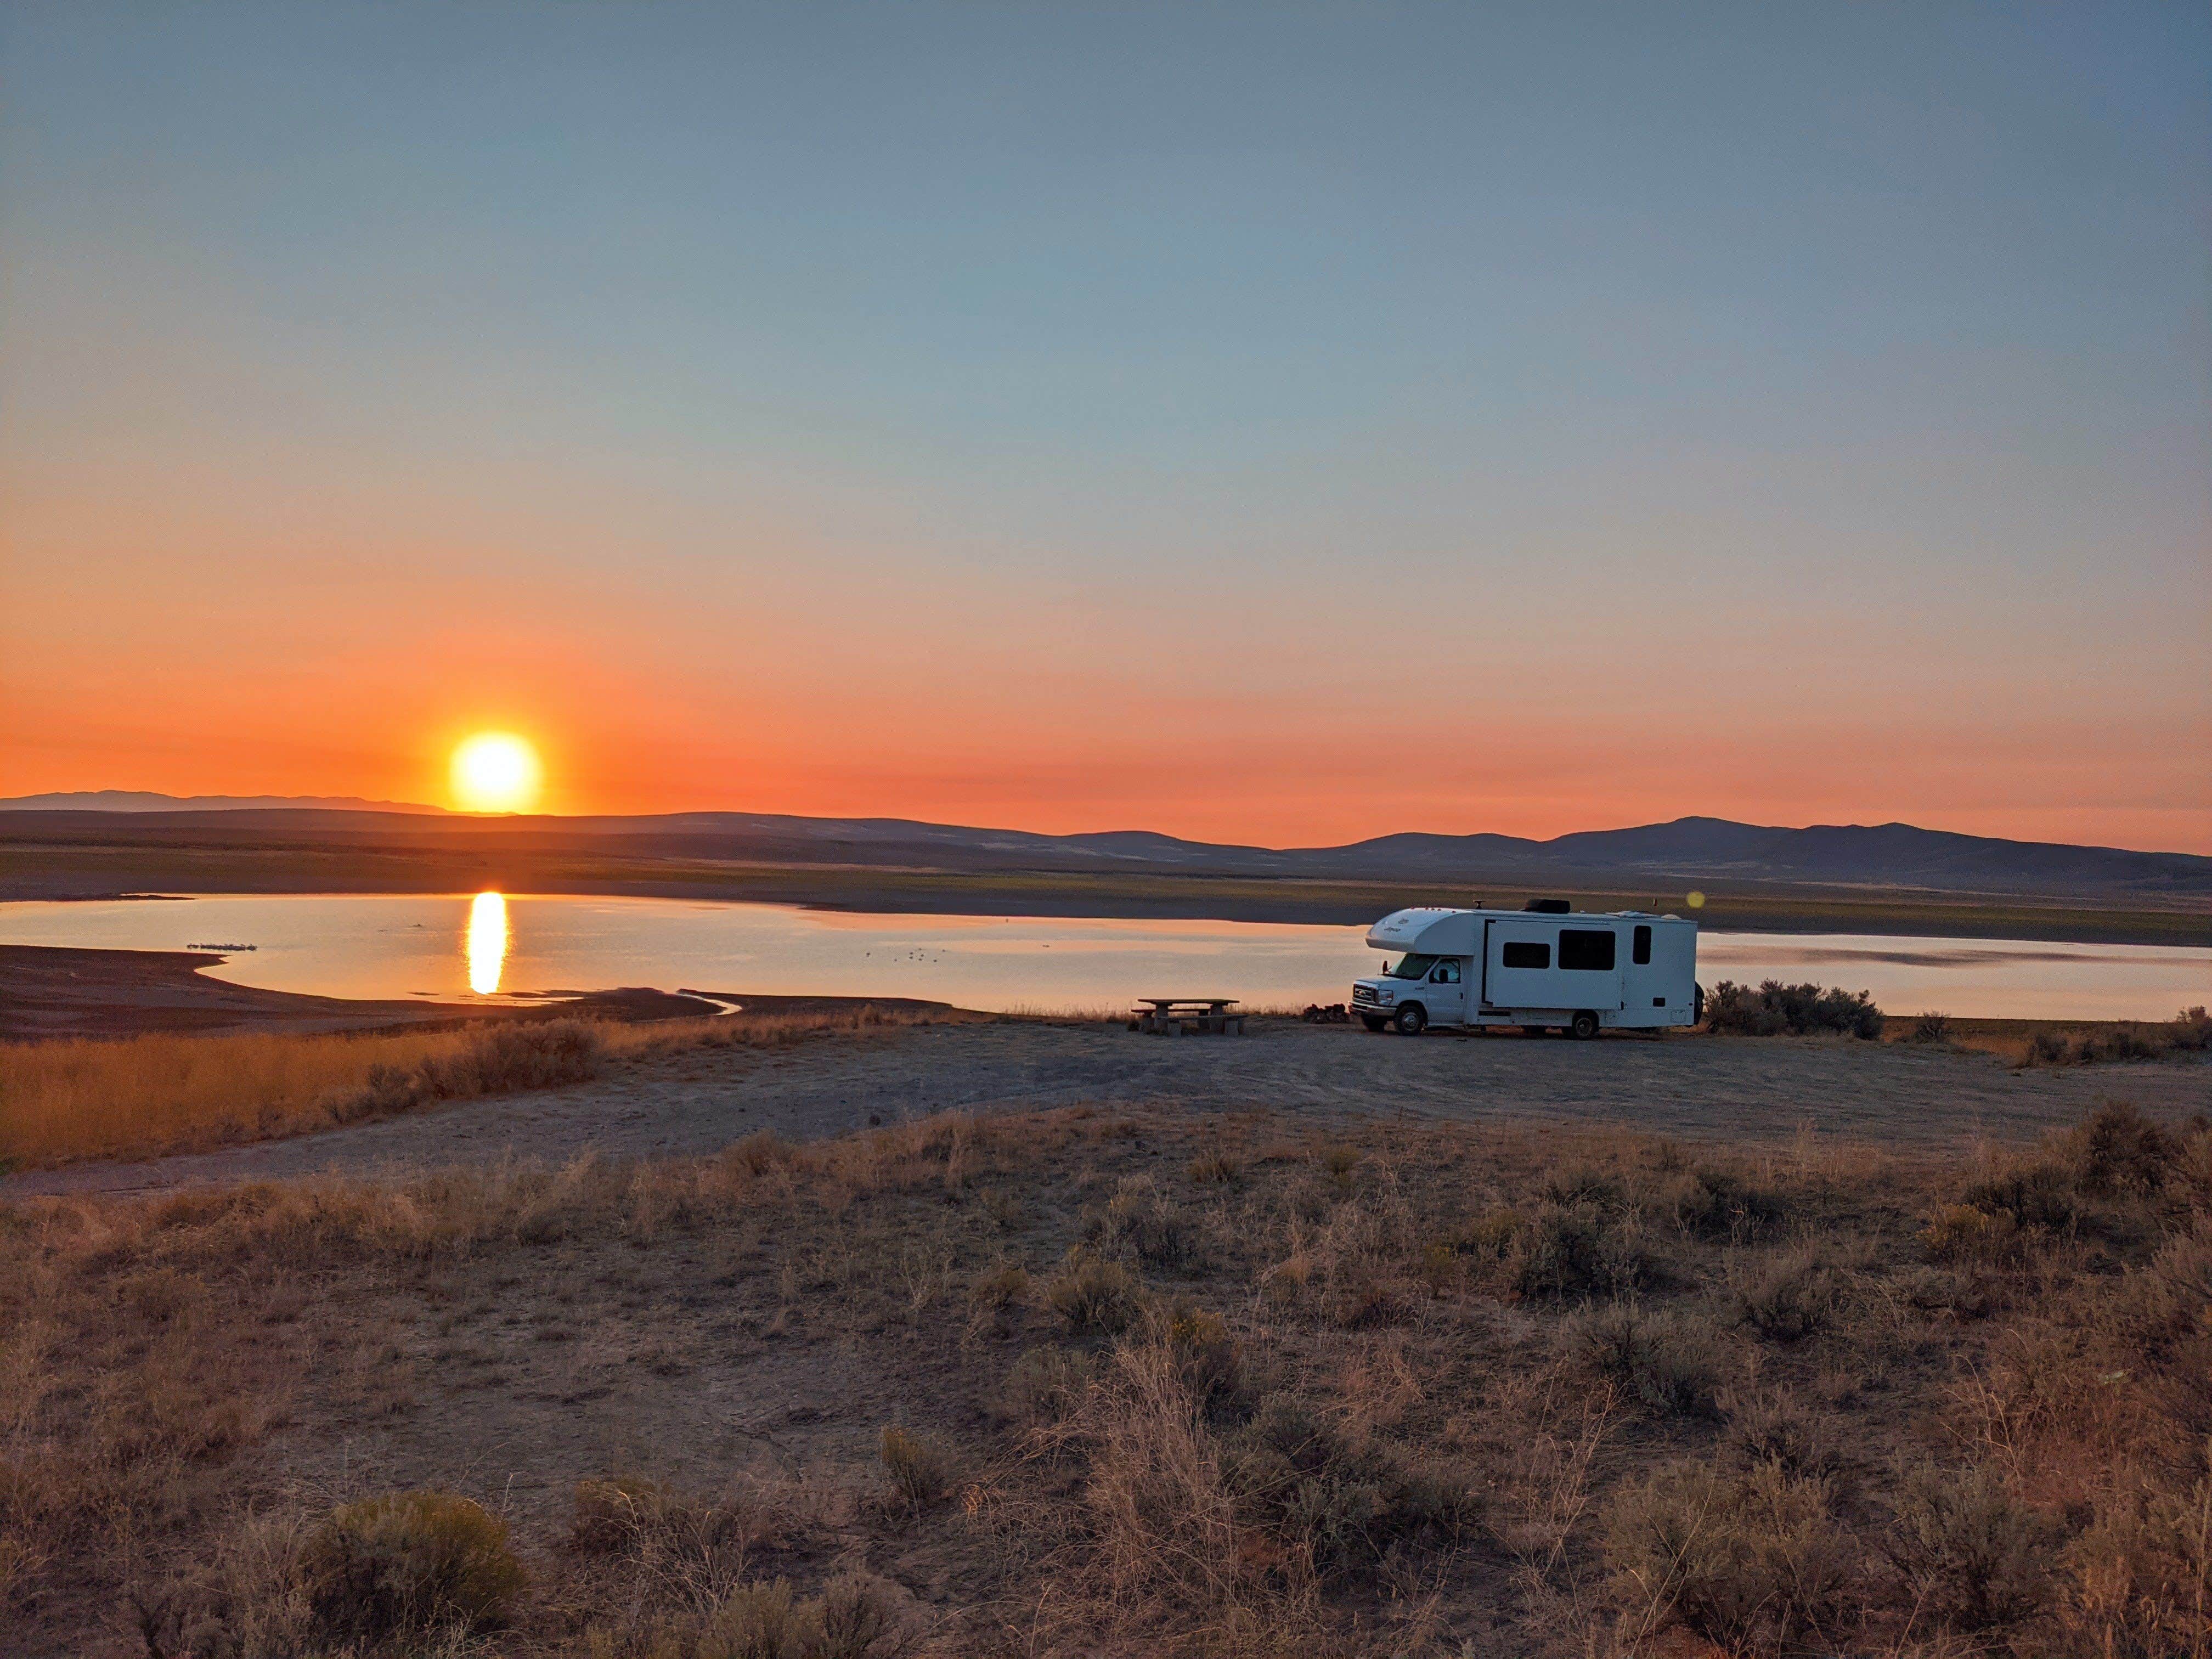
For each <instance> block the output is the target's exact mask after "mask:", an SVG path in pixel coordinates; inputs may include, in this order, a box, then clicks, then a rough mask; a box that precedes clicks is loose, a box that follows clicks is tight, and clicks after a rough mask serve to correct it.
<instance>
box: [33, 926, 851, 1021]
mask: <svg viewBox="0 0 2212 1659" xmlns="http://www.w3.org/2000/svg"><path fill="white" fill-rule="evenodd" d="M222 962H223V957H222V956H220V955H218V954H216V953H213V952H210V951H94V950H77V949H73V948H70V947H68V946H61V945H0V1039H9V1040H22V1039H26V1038H36V1037H64V1036H138V1035H141V1034H143V1033H146V1032H152V1031H170V1032H179V1031H189V1032H222V1031H295V1032H301V1033H308V1032H316V1031H375V1030H393V1029H396V1028H398V1027H402V1026H428V1027H436V1026H440V1025H458V1024H467V1023H469V1022H471V1021H475V1020H483V1019H553V1018H559V1017H561V1016H563V1015H577V1014H580V1015H584V1016H586V1017H588V1018H599V1019H620V1020H647V1019H682V1018H692V1017H696V1016H699V1015H706V1014H714V1013H719V1012H722V1010H723V1009H724V1008H725V1007H726V1006H727V1000H725V999H720V998H707V997H702V996H695V995H685V994H681V993H671V992H667V991H656V990H652V989H648V988H644V987H632V988H628V989H623V990H611V991H575V992H549V993H546V994H543V995H541V996H538V997H535V998H532V999H531V1000H528V1001H516V1002H501V1003H459V1002H428V1001H421V1000H404V1001H397V1000H395V1001H368V1000H358V999H353V998H346V997H318V996H303V995H301V994H296V993H294V992H290V991H266V990H260V989H257V988H256V987H252V986H250V985H233V984H231V983H229V982H228V981H224V980H220V979H216V978H213V977H210V975H209V973H208V969H212V968H217V967H220V966H221V965H222ZM842 1000H843V999H839V998H824V997H760V998H749V999H747V1006H752V1007H757V1008H763V1009H765V1008H768V1007H770V1006H775V1007H778V1008H781V1007H784V1006H804V1007H805V1008H808V1009H811V1008H814V1007H817V1006H825V1005H830V1004H835V1003H837V1002H839V1001H842ZM874 1000H877V1001H879V1002H880V1001H883V1000H884V999H881V998H878V999H874Z"/></svg>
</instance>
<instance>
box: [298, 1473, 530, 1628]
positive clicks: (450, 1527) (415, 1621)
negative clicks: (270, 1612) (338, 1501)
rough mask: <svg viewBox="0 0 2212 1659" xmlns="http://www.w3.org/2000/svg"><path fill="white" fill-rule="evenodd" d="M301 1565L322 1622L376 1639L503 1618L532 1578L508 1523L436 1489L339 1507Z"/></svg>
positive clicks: (310, 1539) (310, 1542) (485, 1624)
mask: <svg viewBox="0 0 2212 1659" xmlns="http://www.w3.org/2000/svg"><path fill="white" fill-rule="evenodd" d="M299 1571H300V1583H301V1589H302V1590H303V1591H304V1592H305V1595H306V1598H307V1607H308V1608H309V1611H310V1613H311V1615H312V1617H313V1621H314V1624H315V1626H316V1628H317V1629H318V1630H319V1631H320V1632H322V1633H323V1634H324V1635H325V1636H326V1637H329V1638H335V1639H337V1640H340V1641H354V1642H366V1643H371V1644H375V1643H385V1642H391V1641H394V1640H404V1639H407V1638H421V1637H425V1636H429V1635H433V1634H435V1633H436V1632H440V1631H444V1630H451V1629H459V1630H483V1629H487V1628H489V1627H491V1626H496V1625H499V1624H501V1623H502V1622H503V1621H504V1620H506V1618H507V1613H508V1612H509V1610H510V1609H511V1607H513V1602H514V1599H515V1597H516V1596H517V1595H520V1593H521V1590H522V1586H523V1583H524V1574H523V1571H522V1564H521V1563H520V1561H518V1560H517V1559H515V1556H514V1552H513V1549H512V1548H510V1547H508V1544H507V1522H504V1521H502V1520H501V1519H500V1518H499V1517H498V1516H495V1515H492V1514H490V1513H489V1511H487V1510H485V1509H483V1506H482V1505H480V1504H475V1503H472V1502H471V1500H469V1499H468V1498H460V1497H457V1496H455V1495H454V1494H453V1493H452V1492H436V1491H425V1492H401V1493H398V1494H395V1495H393V1496H390V1497H385V1498H368V1499H365V1500H364V1501H362V1502H361V1503H358V1504H346V1505H344V1506H343V1507H342V1508H340V1509H337V1510H333V1511H332V1512H331V1516H330V1517H329V1519H328V1520H326V1521H325V1522H323V1524H322V1525H321V1526H319V1527H318V1528H316V1529H315V1530H314V1531H313V1533H311V1534H308V1536H307V1541H306V1543H305V1545H304V1546H303V1547H302V1548H301V1553H300V1565H299Z"/></svg>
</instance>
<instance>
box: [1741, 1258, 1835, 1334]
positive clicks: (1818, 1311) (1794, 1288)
mask: <svg viewBox="0 0 2212 1659" xmlns="http://www.w3.org/2000/svg"><path fill="white" fill-rule="evenodd" d="M1729 1284H1730V1287H1731V1289H1732V1290H1733V1291H1734V1294H1735V1311H1736V1317H1737V1318H1739V1319H1740V1320H1741V1321H1742V1322H1744V1323H1745V1324H1747V1325H1748V1326H1750V1327H1751V1328H1752V1329H1753V1330H1754V1331H1757V1332H1758V1333H1759V1334H1760V1335H1761V1336H1763V1337H1765V1338H1766V1339H1767V1340H1770V1341H1774V1342H1802V1341H1803V1340H1805V1339H1806V1338H1807V1337H1808V1336H1811V1335H1812V1334H1814V1333H1815V1332H1817V1331H1821V1330H1825V1329H1826V1328H1827V1326H1828V1324H1829V1322H1831V1321H1832V1320H1833V1319H1834V1317H1835V1315H1836V1310H1837V1307H1838V1304H1840V1303H1841V1301H1842V1299H1843V1279H1842V1276H1841V1275H1840V1274H1838V1273H1837V1272H1836V1270H1835V1269H1834V1268H1833V1267H1831V1266H1829V1265H1828V1261H1827V1259H1826V1256H1825V1255H1822V1254H1821V1253H1820V1250H1819V1249H1817V1248H1815V1247H1813V1246H1810V1245H1800V1246H1798V1247H1797V1248H1796V1249H1790V1250H1785V1251H1783V1252H1781V1253H1780V1254H1779V1255H1771V1256H1769V1257H1767V1258H1766V1259H1765V1260H1764V1261H1757V1262H1754V1263H1753V1264H1751V1265H1749V1266H1747V1267H1739V1268H1737V1269H1736V1271H1735V1273H1732V1274H1731V1275H1730V1277H1729Z"/></svg>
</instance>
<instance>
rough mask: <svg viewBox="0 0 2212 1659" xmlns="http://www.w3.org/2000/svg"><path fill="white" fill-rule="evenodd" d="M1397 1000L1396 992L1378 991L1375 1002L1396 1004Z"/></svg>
mask: <svg viewBox="0 0 2212 1659" xmlns="http://www.w3.org/2000/svg"><path fill="white" fill-rule="evenodd" d="M1375 1000H1376V1001H1377V1002H1395V1001H1396V1000H1398V994H1397V993H1396V992H1395V991H1377V992H1376V994H1375Z"/></svg>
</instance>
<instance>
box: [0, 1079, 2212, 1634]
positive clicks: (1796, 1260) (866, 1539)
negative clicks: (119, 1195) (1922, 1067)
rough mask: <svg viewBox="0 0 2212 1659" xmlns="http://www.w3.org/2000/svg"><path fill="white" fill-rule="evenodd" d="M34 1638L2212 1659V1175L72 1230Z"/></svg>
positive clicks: (990, 1167) (934, 1137) (1165, 1131)
mask: <svg viewBox="0 0 2212 1659" xmlns="http://www.w3.org/2000/svg"><path fill="white" fill-rule="evenodd" d="M1201 1154H1204V1155H1208V1156H1214V1155H1218V1156H1220V1157H1222V1158H1225V1159H1226V1160H1228V1161H1229V1162H1231V1164H1233V1165H1234V1166H1235V1169H1236V1176H1235V1179H1234V1180H1232V1181H1228V1182H1221V1181H1212V1180H1208V1181H1194V1180H1192V1179H1190V1178H1189V1177H1188V1175H1187V1174H1186V1173H1185V1172H1186V1170H1188V1167H1189V1165H1190V1164H1191V1163H1192V1161H1193V1159H1194V1158H1198V1157H1199V1156H1200V1155H1201ZM1969 1212H1970V1213H1972V1215H1974V1216H1978V1217H1980V1218H1982V1224H1981V1225H1982V1227H1983V1228H1984V1230H1986V1231H1988V1232H1990V1233H1991V1234H1993V1235H1999V1236H2001V1237H2002V1248H1996V1249H1982V1248H1980V1246H1979V1245H1978V1244H1976V1243H1973V1242H1972V1238H1969V1237H1967V1235H1969V1234H1972V1231H1973V1230H1972V1229H1971V1228H1969V1229H1966V1231H1965V1232H1963V1233H1961V1234H1960V1237H1961V1238H1966V1240H1967V1242H1966V1243H1963V1244H1954V1240H1953V1239H1952V1238H1951V1237H1950V1235H1949V1234H1948V1233H1945V1232H1944V1231H1942V1229H1941V1227H1940V1226H1939V1225H1938V1224H1940V1223H1941V1222H1942V1220H1943V1218H1946V1217H1956V1216H1960V1215H1963V1214H1966V1213H1969ZM886 1424H890V1425H896V1426H895V1427H893V1428H892V1429H890V1431H886V1430H885V1426H884V1425H886ZM592 1425H597V1426H596V1430H595V1431H594V1432H580V1430H581V1429H585V1428H590V1427H592ZM631 1425H635V1426H637V1427H638V1428H639V1430H640V1432H639V1433H638V1434H637V1435H636V1436H635V1437H634V1438H633V1439H631V1441H630V1442H629V1443H631V1444H633V1445H635V1446H637V1447H639V1448H640V1449H642V1450H644V1451H645V1452H647V1454H648V1455H649V1456H650V1458H651V1460H652V1462H653V1467H652V1468H642V1469H641V1468H634V1467H625V1466H624V1465H623V1464H622V1463H620V1462H613V1461H611V1459H610V1455H609V1453H608V1451H607V1445H608V1443H609V1439H610V1438H611V1437H614V1436H615V1435H616V1434H617V1431H619V1430H622V1429H625V1428H628V1427H629V1426H631ZM425 1494H435V1496H426V1495H425ZM379 1500H383V1501H379ZM510 1550H511V1552H512V1555H513V1560H512V1562H510V1561H509V1559H508V1558H507V1554H506V1553H505V1552H507V1551H510ZM333 1586H336V1587H337V1588H333ZM349 1587H350V1588H349ZM0 1595H4V1596H5V1597H7V1598H8V1605H7V1610H6V1612H5V1613H0V1620H13V1621H14V1622H13V1623H12V1624H7V1625H4V1626H0V1627H4V1628H7V1629H8V1630H9V1634H10V1636H11V1638H14V1644H13V1646H11V1649H10V1651H11V1653H13V1652H15V1651H18V1650H20V1651H21V1652H22V1653H24V1654H25V1655H27V1656H30V1659H43V1656H48V1655H60V1654H70V1655H79V1654H83V1655H106V1654H116V1655H122V1654H130V1653H137V1654H146V1653H158V1654H161V1655H163V1656H167V1659H216V1656H218V1655H222V1656H229V1655H237V1654H245V1653H262V1654H269V1655H272V1656H273V1655H285V1654H301V1653H313V1652H325V1651H329V1650H331V1648H332V1646H333V1644H337V1643H339V1642H342V1641H353V1642H355V1643H356V1644H358V1643H360V1642H361V1641H362V1640H366V1639H369V1638H368V1634H367V1633H368V1632H372V1631H377V1632H385V1633H386V1636H387V1637H389V1638H391V1639H390V1640H388V1641H387V1642H386V1648H385V1650H386V1651H391V1652H401V1651H404V1652H407V1653H424V1654H428V1653H445V1654H451V1655H455V1656H459V1655H461V1654H464V1653H465V1654H468V1655H471V1656H477V1659H552V1656H574V1659H586V1656H589V1659H647V1656H653V1659H725V1656H728V1655H731V1654H738V1653H744V1654H763V1655H778V1656H792V1659H804V1656H830V1655H844V1656H850V1659H887V1656H890V1655H892V1654H896V1653H901V1652H917V1653H927V1654H941V1655H947V1656H950V1655H956V1654H957V1655H963V1656H964V1655H971V1654H987V1655H1000V1654H1008V1655H1011V1654H1024V1655H1035V1656H1046V1655H1068V1656H1073V1655H1078V1654H1083V1655H1091V1654H1110V1655H1131V1656H1133V1655H1138V1654H1146V1655H1149V1654H1191V1655H1212V1656H1225V1659H1226V1656H1237V1659H1259V1656H1263V1655H1267V1656H1272V1655H1280V1656H1285V1659H1287V1656H1291V1655H1308V1654H1313V1655H1324V1656H1327V1655H1345V1656H1352V1655H1359V1656H1377V1659H1379V1656H1382V1655H1385V1654H1389V1655H1414V1656H1432V1659H1455V1656H1462V1655H1465V1654H1469V1653H1482V1654H1485V1655H1491V1654H1496V1655H1501V1656H1553V1655H1556V1656H1559V1659H1569V1656H1572V1659H1607V1656H1613V1655H1621V1654H1626V1653H1628V1652H1631V1651H1638V1652H1655V1653H1665V1654H1671V1655H1675V1656H1688V1655H1692V1654H1702V1653H1711V1652H1714V1651H1728V1652H1734V1653H1743V1654H1759V1655H1782V1654H1785V1653H1802V1652H1811V1651H1818V1652H1839V1653H1867V1654H1893V1655H1903V1654H1907V1653H1915V1654H1923V1655H1935V1654H1939V1653H1940V1654H1946V1655H1960V1656H1963V1655H1966V1654H1968V1653H1978V1654H1981V1653H1986V1654H2011V1655H2015V1656H2019V1659H2060V1656H2066V1655H2076V1654H2085V1653H2090V1654H2097V1655H2101V1656H2112V1659H2121V1656H2141V1659H2149V1656H2154V1655H2155V1656H2160V1659H2165V1656H2179V1659H2208V1656H2212V1620H2208V1617H2207V1614H2208V1611H2212V1126H2207V1125H2206V1124H2204V1123H2203V1122H2201V1121H2199V1122H2197V1123H2194V1124H2175V1123H2154V1122H2151V1121H2148V1120H2146V1119H2144V1118H2142V1116H2140V1115H2136V1114H2133V1113H2130V1112H2129V1111H2127V1110H2126V1109H2122V1108H2107V1109H2100V1112H2099V1113H2098V1114H2097V1115H2095V1116H2094V1117H2093V1119H2091V1120H2090V1121H2087V1122H2085V1123H2084V1124H2083V1125H2081V1127H2079V1128H2077V1129H2076V1130H2075V1131H2074V1132H2072V1133H2069V1134H2066V1135H2063V1136H2060V1137H2057V1138H2054V1139H2052V1140H2051V1142H2049V1143H2048V1144H2046V1145H2045V1146H2039V1147H2037V1148H2033V1149H2029V1150H2027V1151H2021V1150H2018V1149H2015V1150H2012V1151H2009V1152H1990V1151H1986V1150H1984V1149H1978V1148H1964V1149H1961V1151H1960V1154H1959V1155H1958V1156H1957V1157H1955V1158H1948V1159H1928V1160H1919V1161H1911V1162H1908V1161H1905V1160H1900V1159H1898V1158H1891V1157H1886V1156H1884V1155H1882V1154H1881V1153H1880V1152H1878V1151H1875V1150H1873V1149H1869V1148H1866V1147H1861V1146H1834V1147H1824V1146H1820V1145H1819V1144H1818V1143H1814V1142H1801V1143H1797V1144H1794V1145H1790V1146H1778V1147H1776V1148H1774V1149H1772V1150H1771V1151H1765V1152H1761V1151H1757V1150H1753V1151H1751V1152H1744V1151H1741V1150H1738V1151H1736V1152H1733V1153H1729V1154H1709V1155H1704V1156H1703V1157H1702V1161H1701V1158H1700V1155H1699V1153H1697V1152H1695V1151H1694V1150H1693V1149H1689V1148H1685V1147H1683V1146H1678V1145H1674V1144H1671V1143H1668V1142H1662V1141H1658V1140H1654V1139H1644V1138H1639V1137H1635V1136H1628V1135H1622V1134H1620V1133H1610V1134H1607V1133H1595V1132H1581V1133H1577V1132H1571V1131H1564V1130H1561V1129H1559V1128H1558V1127H1545V1128H1543V1129H1542V1130H1541V1131H1538V1130H1534V1129H1530V1130H1528V1131H1525V1132H1524V1131H1518V1130H1514V1129H1510V1128H1500V1127H1479V1126H1463V1125H1444V1124H1436V1123H1423V1122H1413V1123H1384V1122H1372V1123H1367V1124H1363V1125H1358V1126H1354V1127H1349V1128H1340V1129H1338V1130H1335V1131H1333V1132H1332V1135H1331V1137H1330V1138H1329V1139H1326V1140H1323V1139H1319V1138H1317V1137H1316V1136H1315V1135H1314V1134H1313V1133H1311V1132H1310V1130H1307V1129H1302V1128H1300V1127H1297V1126H1296V1125H1295V1124H1294V1123H1291V1122H1286V1121H1281V1120H1277V1119H1274V1118H1272V1117H1268V1116H1265V1115H1256V1114H1254V1115H1229V1116H1221V1115H1215V1116H1207V1117H1203V1118H1199V1117H1194V1116H1193V1115H1188V1114H1182V1113H1173V1112H1168V1111H1161V1112H1158V1113H1130V1114H1104V1113H1097V1112H1092V1111H1089V1110H1086V1109H1067V1110H1062V1111H1057V1112H1051V1113H1041V1114H1035V1115H1006V1116H1003V1117H995V1118H991V1119H987V1120H980V1121H969V1120H964V1119H960V1118H939V1119H932V1120H927V1121H920V1122H915V1123H909V1124H902V1125H900V1126H897V1127H894V1128H888V1129H884V1130H881V1131H877V1132H872V1133H866V1134H862V1135H859V1136H854V1137H850V1138H847V1139H840V1140H836V1141H830V1142H825V1143H821V1144H817V1145H811V1146H793V1145H791V1144H788V1143H786V1142H783V1141H781V1140H778V1139H774V1138H773V1137H768V1136H757V1137H754V1138H753V1139H749V1140H746V1141H744V1142H741V1143H739V1144H738V1145H737V1146H732V1147H731V1148H730V1149H729V1150H727V1151H726V1152H723V1153H721V1154H720V1155H717V1156H715V1157H712V1158H703V1159H696V1160H688V1161H684V1162H678V1163H670V1164H657V1165H647V1166H641V1167H635V1168H619V1167H612V1166H605V1165H600V1164H592V1163H582V1164H574V1165H571V1166H568V1167H566V1168H562V1169H557V1170H556V1169H543V1168H531V1167H525V1166H507V1167H497V1168H489V1169H482V1170H470V1171H465V1172H463V1171H457V1172H450V1173H445V1174H440V1175H436V1176H428V1177H425V1178H422V1179H421V1180H418V1181H415V1182H400V1183H392V1184H386V1185H381V1186H379V1185H369V1184H362V1183H356V1182H336V1181H325V1182H302V1183H293V1184H288V1185H284V1186H281V1187H263V1188H239V1189H234V1190H230V1191H225V1192H219V1193H204V1194H187V1195H184V1196H179V1197H175V1198H171V1199H167V1200H155V1201H149V1202H141V1203H131V1202H125V1201H120V1200H100V1201H89V1200H71V1201H59V1200H53V1201H40V1202H35V1203H25V1204H19V1205H15V1206H9V1207H5V1208H0Z"/></svg>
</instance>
